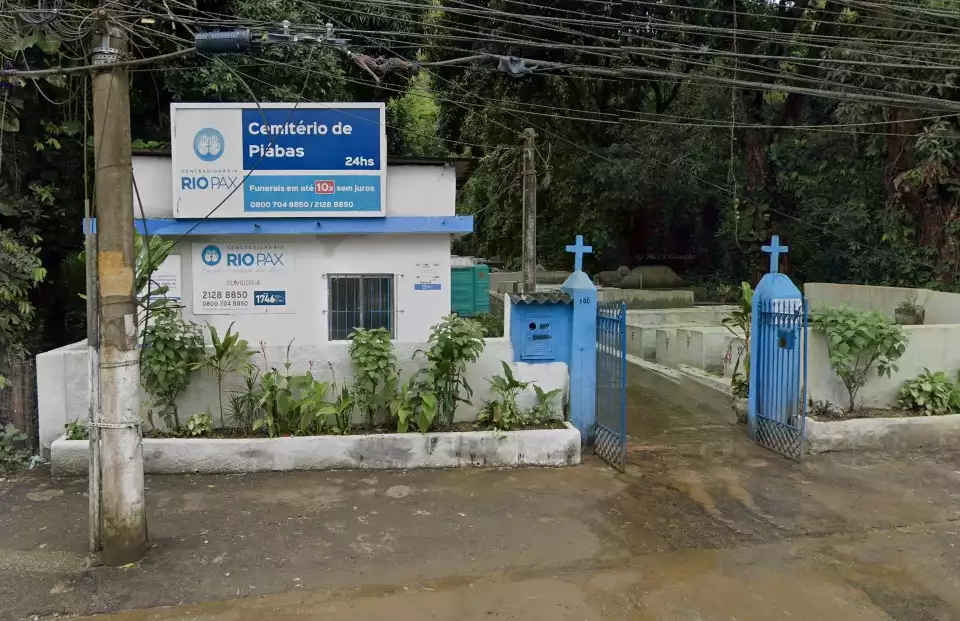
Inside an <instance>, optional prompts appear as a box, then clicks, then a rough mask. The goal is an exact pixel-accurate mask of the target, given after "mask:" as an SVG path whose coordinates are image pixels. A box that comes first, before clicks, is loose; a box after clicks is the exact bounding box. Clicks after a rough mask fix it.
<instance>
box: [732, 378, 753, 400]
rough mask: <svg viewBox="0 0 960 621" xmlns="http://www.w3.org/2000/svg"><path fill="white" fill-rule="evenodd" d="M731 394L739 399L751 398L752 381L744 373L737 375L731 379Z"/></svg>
mask: <svg viewBox="0 0 960 621" xmlns="http://www.w3.org/2000/svg"><path fill="white" fill-rule="evenodd" d="M730 394H732V395H733V396H734V397H737V398H739V399H746V398H747V397H749V396H750V380H749V379H747V377H746V376H745V375H744V374H743V373H737V374H736V375H734V376H733V377H732V378H730Z"/></svg>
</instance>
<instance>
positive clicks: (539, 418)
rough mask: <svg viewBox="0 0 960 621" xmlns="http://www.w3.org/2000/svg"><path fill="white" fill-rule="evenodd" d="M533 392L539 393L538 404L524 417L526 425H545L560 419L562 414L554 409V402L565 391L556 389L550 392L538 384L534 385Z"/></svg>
mask: <svg viewBox="0 0 960 621" xmlns="http://www.w3.org/2000/svg"><path fill="white" fill-rule="evenodd" d="M533 390H534V392H536V393H537V403H536V405H534V406H533V407H531V408H530V410H529V411H528V412H527V413H526V414H525V415H524V424H529V425H543V424H544V423H548V422H550V421H552V420H558V419H560V417H561V416H560V412H559V411H558V410H557V409H556V408H555V407H554V400H555V399H556V398H557V396H558V395H559V394H560V393H561V392H563V390H562V389H560V388H555V389H553V390H551V391H549V392H548V391H545V390H543V389H542V388H540V387H539V386H537V385H536V384H533Z"/></svg>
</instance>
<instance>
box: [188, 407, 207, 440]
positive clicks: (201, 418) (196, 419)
mask: <svg viewBox="0 0 960 621" xmlns="http://www.w3.org/2000/svg"><path fill="white" fill-rule="evenodd" d="M184 429H185V432H186V436H187V437H189V438H203V437H205V436H209V435H210V434H211V433H212V432H213V415H212V414H211V413H210V410H209V409H206V410H204V411H203V412H197V413H196V414H191V415H190V418H188V419H187V424H186V425H185V426H184Z"/></svg>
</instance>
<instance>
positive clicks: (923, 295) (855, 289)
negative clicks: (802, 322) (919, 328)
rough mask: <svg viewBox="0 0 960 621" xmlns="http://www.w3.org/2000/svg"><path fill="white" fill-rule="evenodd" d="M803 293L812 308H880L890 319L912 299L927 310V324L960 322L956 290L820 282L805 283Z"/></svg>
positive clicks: (959, 300)
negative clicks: (822, 306)
mask: <svg viewBox="0 0 960 621" xmlns="http://www.w3.org/2000/svg"><path fill="white" fill-rule="evenodd" d="M803 293H804V295H805V296H806V298H807V300H808V302H809V303H810V308H811V310H815V309H816V308H817V307H818V306H820V305H827V306H839V305H841V304H846V305H847V306H851V307H853V308H856V309H858V310H864V311H873V310H879V311H882V312H883V313H884V315H886V316H887V317H889V318H890V319H893V312H894V310H895V309H896V308H897V306H899V305H900V303H901V302H905V301H909V302H912V301H914V299H915V300H916V303H917V304H920V305H921V306H923V307H924V308H925V309H926V317H925V320H924V323H925V324H926V325H931V324H956V323H960V294H956V293H944V292H942V291H931V290H929V289H905V288H902V287H874V286H872V285H836V284H832V283H822V282H808V283H807V284H805V285H804V286H803ZM914 296H916V297H914Z"/></svg>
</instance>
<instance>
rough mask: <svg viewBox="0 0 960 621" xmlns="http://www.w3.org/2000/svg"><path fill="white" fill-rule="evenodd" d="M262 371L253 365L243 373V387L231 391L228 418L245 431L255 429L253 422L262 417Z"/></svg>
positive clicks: (234, 425) (231, 422)
mask: <svg viewBox="0 0 960 621" xmlns="http://www.w3.org/2000/svg"><path fill="white" fill-rule="evenodd" d="M261 396H262V393H261V389H260V371H259V370H257V369H256V368H255V367H253V366H251V367H249V368H247V369H246V371H245V372H244V375H243V388H242V389H240V390H235V391H233V392H231V393H230V398H229V399H228V401H227V418H228V419H229V421H230V425H231V426H233V427H236V428H237V429H239V430H240V431H241V432H243V433H250V432H252V431H253V422H254V421H255V420H257V419H258V418H260V417H261V411H260V398H261Z"/></svg>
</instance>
